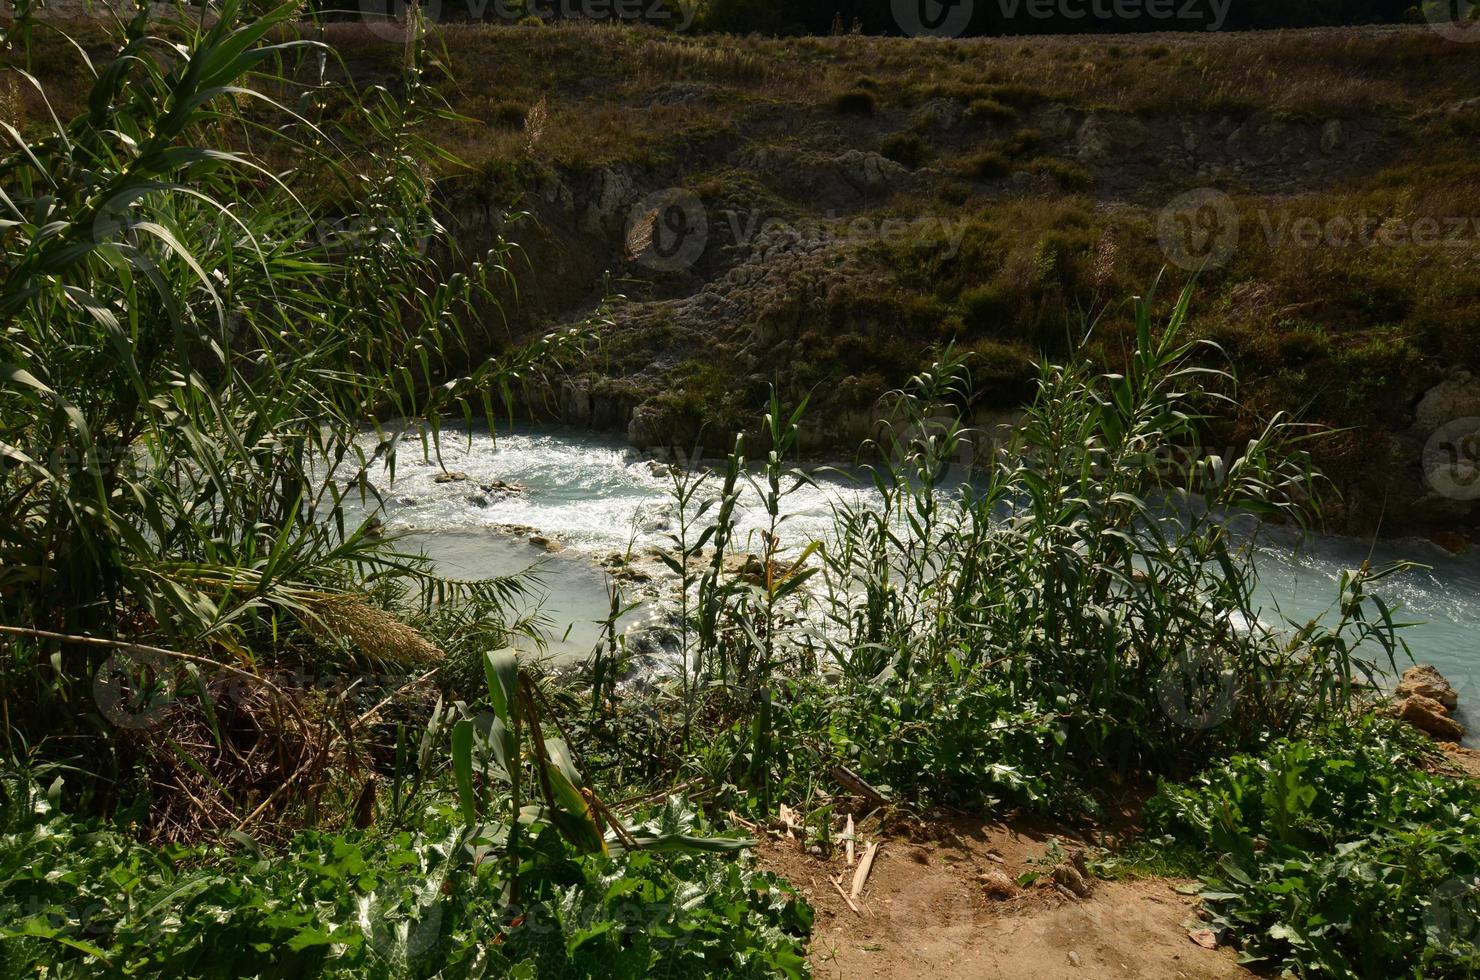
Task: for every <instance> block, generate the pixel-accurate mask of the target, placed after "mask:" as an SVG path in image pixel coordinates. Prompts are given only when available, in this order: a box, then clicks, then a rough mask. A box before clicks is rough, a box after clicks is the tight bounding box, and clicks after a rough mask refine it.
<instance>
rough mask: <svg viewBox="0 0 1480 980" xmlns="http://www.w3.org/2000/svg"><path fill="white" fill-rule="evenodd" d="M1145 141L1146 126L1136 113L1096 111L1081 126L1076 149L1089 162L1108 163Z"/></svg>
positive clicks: (1081, 157)
mask: <svg viewBox="0 0 1480 980" xmlns="http://www.w3.org/2000/svg"><path fill="white" fill-rule="evenodd" d="M1145 142H1146V127H1145V126H1144V125H1142V124H1141V121H1140V120H1139V119H1137V118H1136V117H1135V116H1128V115H1122V114H1120V113H1113V112H1096V113H1093V114H1091V115H1090V116H1089V117H1088V118H1087V119H1085V120H1084V125H1082V126H1080V127H1079V135H1078V137H1076V146H1075V152H1076V153H1077V154H1078V156H1079V159H1081V160H1083V161H1084V162H1086V163H1109V162H1111V161H1112V160H1113V159H1114V158H1115V157H1117V156H1119V155H1120V154H1123V153H1128V152H1130V151H1131V150H1135V149H1138V148H1140V146H1141V145H1142V144H1143V143H1145Z"/></svg>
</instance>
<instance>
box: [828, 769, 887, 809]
mask: <svg viewBox="0 0 1480 980" xmlns="http://www.w3.org/2000/svg"><path fill="white" fill-rule="evenodd" d="M831 775H832V778H833V780H834V781H835V782H836V783H837V784H838V785H839V786H841V787H843V788H844V789H846V790H848V791H850V792H852V793H857V794H858V795H859V796H861V797H863V798H864V799H865V800H867V801H868V802H869V803H870V804H871V805H872V806H873V807H874V808H875V809H877V808H879V807H881V806H883V805H885V804H886V803H888V802H889V800H888V798H887V797H885V796H884V794H883V793H880V792H879V791H878V790H876V789H874V788H873V787H872V786H871V785H869V784H868V782H867V781H865V780H864V778H863V777H862V776H860V775H858V773H856V772H854V771H853V770H852V769H849V768H848V767H847V766H833V767H832V773H831Z"/></svg>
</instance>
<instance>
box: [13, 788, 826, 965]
mask: <svg viewBox="0 0 1480 980" xmlns="http://www.w3.org/2000/svg"><path fill="white" fill-rule="evenodd" d="M33 817H34V819H22V820H19V821H16V822H15V825H14V826H11V827H10V828H9V830H8V832H7V833H6V834H4V835H3V836H0V909H4V910H6V912H7V913H8V914H7V915H6V916H5V917H4V920H3V923H0V938H3V939H4V940H5V941H4V942H3V943H0V975H4V976H8V977H14V976H26V975H29V976H35V975H37V974H38V972H40V973H44V974H45V975H47V976H57V977H89V976H97V975H101V974H103V973H107V974H108V975H123V974H129V975H138V974H143V975H149V976H170V977H187V976H188V977H201V978H208V977H212V978H213V977H221V978H227V977H238V976H247V975H257V976H315V977H364V976H420V977H427V976H434V975H435V976H441V977H468V976H482V977H524V978H535V977H542V978H543V977H549V978H562V980H563V978H577V977H592V978H596V977H600V978H606V977H626V978H632V980H638V978H645V977H648V976H652V975H653V973H654V971H657V970H662V971H664V972H665V973H666V974H667V975H670V976H696V977H697V976H705V975H710V976H727V977H755V978H759V977H772V976H786V977H804V976H806V975H807V970H806V964H805V962H804V961H803V959H802V957H801V950H802V941H801V938H800V937H802V936H804V935H805V934H806V932H807V930H808V929H809V928H810V923H811V910H810V909H809V908H808V907H807V905H806V903H805V902H804V901H802V900H801V899H800V898H799V897H798V896H797V895H796V893H795V892H793V891H792V890H791V889H790V887H788V886H786V885H785V884H783V883H781V882H779V881H777V879H776V878H774V877H773V876H772V875H769V874H765V873H760V872H756V871H753V870H750V869H749V868H747V867H745V866H743V865H741V864H739V863H736V861H734V860H732V859H727V858H724V857H722V856H718V855H714V854H702V853H674V854H657V853H650V852H633V853H628V854H625V855H618V856H606V855H600V854H593V855H577V854H575V853H573V852H572V851H571V850H570V849H569V848H568V847H567V846H566V845H565V842H564V841H563V840H562V839H561V837H560V835H559V834H558V833H556V832H555V830H554V829H553V828H551V827H548V826H547V827H546V829H545V830H544V831H543V832H542V833H541V834H539V836H537V837H536V838H535V839H533V840H532V841H530V842H529V850H528V851H527V852H526V854H525V868H524V870H523V871H522V873H521V879H520V888H521V889H522V891H520V892H519V893H518V894H513V893H510V892H507V891H506V885H507V884H508V883H507V881H506V880H505V879H504V878H502V877H501V874H502V870H503V867H504V865H503V863H502V862H500V861H493V860H483V859H482V858H483V856H484V854H485V852H486V851H487V847H486V846H485V845H484V844H483V843H482V842H481V841H480V840H479V834H480V833H481V832H482V831H481V830H480V828H479V827H478V826H477V825H472V826H469V825H466V824H465V823H464V822H463V821H462V820H461V818H460V817H459V816H458V815H457V814H456V813H455V812H454V811H453V810H452V809H451V808H434V809H433V810H432V811H431V812H429V813H428V814H427V815H426V817H425V818H424V820H423V822H422V824H421V826H419V827H418V828H417V829H415V830H413V831H404V832H400V833H375V832H358V831H346V832H340V833H305V834H301V835H299V836H298V837H295V838H294V839H292V840H290V841H288V842H287V843H285V844H284V845H282V846H281V847H280V848H277V849H273V850H269V849H266V848H259V847H258V846H257V845H255V844H254V843H252V842H251V841H250V840H249V839H247V838H245V837H239V838H238V840H237V841H235V842H232V843H231V844H230V845H229V849H228V847H227V846H221V845H216V846H208V847H188V848H187V847H180V846H168V847H163V848H152V847H148V846H146V845H143V844H139V843H137V842H136V841H134V840H132V839H131V838H129V837H128V836H127V835H125V834H122V833H119V832H117V831H114V830H111V829H108V828H106V827H103V826H96V825H91V824H85V823H80V822H77V821H74V820H73V819H71V818H69V817H65V816H60V815H58V814H56V813H55V811H54V810H53V809H52V808H51V805H50V804H49V803H48V802H46V801H45V800H44V799H42V800H40V802H39V804H38V805H37V806H36V810H35V812H34V814H33ZM653 821H654V823H656V824H663V823H667V824H669V825H679V824H692V822H693V818H692V816H690V815H687V814H685V813H683V812H681V811H679V810H677V809H676V808H674V807H671V806H670V807H665V808H663V809H662V810H661V811H659V812H657V813H656V814H654V816H653ZM228 954H229V955H228Z"/></svg>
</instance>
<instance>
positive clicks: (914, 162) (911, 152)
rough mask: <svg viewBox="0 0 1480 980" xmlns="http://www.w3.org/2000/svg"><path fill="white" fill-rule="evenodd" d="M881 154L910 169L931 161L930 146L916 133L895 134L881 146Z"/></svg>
mask: <svg viewBox="0 0 1480 980" xmlns="http://www.w3.org/2000/svg"><path fill="white" fill-rule="evenodd" d="M879 152H880V153H881V154H883V155H884V156H886V157H888V158H889V159H890V160H893V161H894V162H895V163H901V164H904V165H905V166H906V167H909V168H910V169H914V168H915V167H918V166H920V165H921V164H923V163H925V161H927V160H929V159H930V156H931V149H930V144H929V143H928V142H926V141H925V140H924V139H922V138H921V137H920V136H918V135H916V134H914V133H895V134H894V135H893V136H889V137H887V138H885V140H884V142H882V143H880V144H879Z"/></svg>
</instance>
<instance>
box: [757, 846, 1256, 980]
mask: <svg viewBox="0 0 1480 980" xmlns="http://www.w3.org/2000/svg"><path fill="white" fill-rule="evenodd" d="M932 830H933V834H932V836H933V837H934V838H935V839H933V840H908V839H896V838H891V837H889V836H887V835H884V836H881V837H877V838H872V839H880V840H882V841H883V845H882V847H881V848H880V850H879V853H878V856H877V858H876V860H875V862H874V866H873V870H872V873H871V874H870V875H869V879H868V883H867V885H866V887H865V888H864V889H863V891H862V894H861V897H860V899H859V900H858V901H857V905H858V907H859V910H860V911H859V912H854V911H853V910H852V909H850V908H849V907H848V904H847V901H846V900H845V899H844V897H843V896H842V895H841V894H840V893H839V891H838V889H837V888H835V887H834V885H833V883H832V879H835V878H837V877H839V876H841V886H842V888H843V890H844V891H847V890H848V889H849V884H850V882H851V880H852V877H853V869H851V868H849V867H848V865H847V861H846V859H845V857H844V855H843V850H842V848H841V847H840V848H838V850H837V853H836V854H834V855H833V856H831V857H821V856H817V855H813V854H808V853H806V852H804V851H803V850H801V849H800V847H799V845H798V843H797V842H796V841H795V840H766V841H763V842H762V845H761V848H760V851H759V862H760V865H761V866H762V867H763V868H766V869H767V870H771V871H775V872H776V873H778V874H780V875H782V876H783V877H785V878H787V879H788V880H789V881H791V882H792V883H793V884H794V885H795V886H796V887H797V888H798V889H799V890H801V891H802V892H803V893H804V894H805V895H806V897H807V899H808V901H809V902H811V903H812V906H813V908H814V909H815V910H816V920H815V923H814V927H813V935H812V944H811V947H810V950H809V959H810V961H811V964H812V969H813V971H814V973H815V975H816V976H818V977H820V978H839V980H841V978H850V980H851V978H856V977H876V978H882V977H930V978H932V980H958V978H959V980H965V978H972V980H982V978H990V977H1003V978H1009V977H1010V978H1014V980H1016V978H1022V977H1034V978H1059V977H1062V978H1082V977H1142V978H1153V980H1154V978H1224V977H1252V976H1254V974H1252V973H1250V972H1249V971H1247V970H1245V969H1244V968H1243V967H1241V966H1239V965H1238V963H1237V962H1236V956H1235V954H1234V952H1233V951H1232V950H1230V949H1216V950H1208V949H1204V948H1203V947H1201V946H1199V945H1198V944H1197V943H1195V942H1194V941H1193V940H1192V939H1191V938H1189V932H1190V931H1192V930H1196V929H1199V928H1201V924H1200V920H1199V918H1198V902H1197V899H1196V898H1195V897H1192V896H1189V895H1184V894H1181V893H1180V892H1178V891H1177V888H1178V886H1180V885H1185V884H1187V883H1186V882H1183V881H1177V880H1172V879H1166V878H1145V879H1140V880H1135V881H1093V882H1092V885H1093V892H1092V894H1090V895H1089V896H1088V897H1086V898H1075V897H1070V896H1067V895H1065V894H1064V893H1063V891H1062V890H1060V889H1059V888H1056V887H1055V886H1054V883H1053V875H1052V871H1053V868H1054V866H1055V864H1056V863H1057V861H1058V860H1059V858H1061V857H1063V856H1064V855H1066V854H1068V853H1070V852H1071V851H1072V849H1073V848H1075V847H1076V846H1079V845H1081V844H1082V842H1080V841H1078V840H1076V839H1075V838H1074V837H1073V835H1071V834H1066V833H1064V832H1062V831H1058V832H1055V833H1052V834H1050V833H1049V832H1048V831H1046V830H1040V829H1037V828H1032V827H1024V826H1021V825H1017V824H1014V825H1006V824H1000V823H993V824H981V823H979V822H976V823H974V822H972V821H969V820H956V821H953V822H949V823H947V824H944V825H940V826H937V827H935V828H932ZM860 836H861V837H870V836H871V835H869V834H868V833H867V832H866V831H865V832H861V833H860ZM1055 838H1057V841H1058V847H1057V849H1056V848H1055V847H1054V845H1053V841H1054V839H1055ZM860 851H861V848H860ZM1030 872H1037V873H1039V877H1038V879H1037V880H1036V881H1034V882H1032V883H1030V884H1027V885H1026V886H1019V885H1017V884H1016V880H1017V879H1018V878H1019V876H1021V875H1023V874H1025V873H1030ZM1004 878H1005V879H1007V880H1010V881H1013V882H1014V884H1013V887H1012V889H1011V890H1010V891H1007V890H1004V889H1002V888H1001V883H1002V881H1003V879H1004ZM989 881H990V882H991V883H993V887H992V888H989ZM990 891H995V892H996V893H997V894H998V895H999V896H1001V897H993V896H992V895H991V894H989V892H990Z"/></svg>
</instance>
